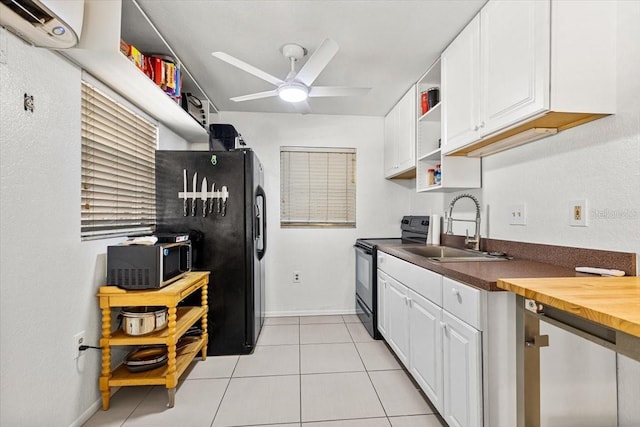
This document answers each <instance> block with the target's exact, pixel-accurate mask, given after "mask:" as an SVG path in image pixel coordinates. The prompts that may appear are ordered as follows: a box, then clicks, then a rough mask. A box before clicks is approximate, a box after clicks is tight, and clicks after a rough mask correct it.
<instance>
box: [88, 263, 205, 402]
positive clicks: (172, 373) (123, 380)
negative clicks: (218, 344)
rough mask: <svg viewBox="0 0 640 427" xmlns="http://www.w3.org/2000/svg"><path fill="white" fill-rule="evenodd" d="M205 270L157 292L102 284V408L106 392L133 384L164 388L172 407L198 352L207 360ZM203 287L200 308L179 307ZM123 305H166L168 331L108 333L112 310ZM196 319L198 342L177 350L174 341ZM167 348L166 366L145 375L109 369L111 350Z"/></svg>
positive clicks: (107, 393)
mask: <svg viewBox="0 0 640 427" xmlns="http://www.w3.org/2000/svg"><path fill="white" fill-rule="evenodd" d="M208 283H209V272H208V271H207V272H204V271H203V272H190V273H188V274H187V275H186V276H185V277H183V278H181V279H179V280H177V281H176V282H174V283H172V284H170V285H167V286H165V287H164V288H161V289H150V290H137V291H132V290H125V289H121V288H118V287H116V286H101V287H100V289H99V291H98V298H99V301H100V309H101V310H102V338H101V339H100V347H102V374H101V376H100V391H101V392H102V409H103V410H107V409H109V399H110V395H111V391H110V388H111V387H118V386H135V385H164V386H165V387H166V388H167V394H168V404H167V406H169V407H173V406H174V404H175V390H176V386H177V385H178V379H179V378H180V376H181V375H182V374H183V373H184V371H185V370H186V368H187V367H188V366H189V364H190V363H191V361H192V360H193V359H194V358H195V356H196V355H197V353H198V351H201V352H202V360H205V359H206V357H207V341H208V334H207V312H208V302H207V301H208V300H207V295H208ZM199 289H202V298H201V301H202V302H201V306H199V307H178V303H179V302H180V301H182V300H183V299H184V298H186V297H187V296H189V295H191V294H192V293H194V292H195V291H197V290H199ZM127 306H165V307H167V308H168V311H169V316H168V327H167V328H165V329H163V330H161V331H157V332H152V333H150V334H147V335H142V336H130V335H127V334H125V333H124V332H123V331H122V330H116V331H114V332H112V325H111V317H112V316H111V308H112V307H127ZM198 320H201V324H202V330H203V332H202V335H201V336H200V339H199V340H198V341H197V342H194V343H191V344H189V345H188V346H186V347H184V348H181V349H180V350H179V351H176V343H177V342H178V339H180V337H181V336H182V335H183V334H184V333H185V332H186V331H187V330H188V329H189V328H190V327H191V326H193V325H194V324H195V323H196V322H197V321H198ZM147 344H165V345H166V346H167V350H168V362H167V364H166V365H165V366H161V367H159V368H156V369H153V370H149V371H144V372H137V373H133V372H129V371H128V370H127V368H126V367H125V366H124V365H120V366H118V367H116V368H115V369H114V370H111V346H114V345H147Z"/></svg>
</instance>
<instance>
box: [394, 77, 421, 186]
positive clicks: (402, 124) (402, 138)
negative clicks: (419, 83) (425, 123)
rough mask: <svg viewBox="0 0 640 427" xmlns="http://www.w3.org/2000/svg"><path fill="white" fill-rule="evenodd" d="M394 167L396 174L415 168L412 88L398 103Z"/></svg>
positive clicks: (414, 119) (414, 121)
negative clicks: (395, 167)
mask: <svg viewBox="0 0 640 427" xmlns="http://www.w3.org/2000/svg"><path fill="white" fill-rule="evenodd" d="M397 108H398V118H397V124H398V127H397V135H398V136H397V140H396V165H397V166H398V171H397V172H398V173H402V172H405V171H407V170H409V169H412V168H415V166H416V89H415V86H414V87H412V88H411V89H410V90H409V92H407V93H406V94H405V95H404V96H403V97H402V99H401V100H400V102H398V106H397Z"/></svg>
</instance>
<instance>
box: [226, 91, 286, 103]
mask: <svg viewBox="0 0 640 427" xmlns="http://www.w3.org/2000/svg"><path fill="white" fill-rule="evenodd" d="M276 95H278V91H277V90H276V89H274V90H268V91H266V92H258V93H250V94H249V95H242V96H236V97H234V98H229V99H230V100H232V101H235V102H240V101H251V100H254V99H261V98H268V97H270V96H276Z"/></svg>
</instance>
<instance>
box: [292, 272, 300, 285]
mask: <svg viewBox="0 0 640 427" xmlns="http://www.w3.org/2000/svg"><path fill="white" fill-rule="evenodd" d="M293 283H300V272H299V271H298V270H295V271H294V272H293Z"/></svg>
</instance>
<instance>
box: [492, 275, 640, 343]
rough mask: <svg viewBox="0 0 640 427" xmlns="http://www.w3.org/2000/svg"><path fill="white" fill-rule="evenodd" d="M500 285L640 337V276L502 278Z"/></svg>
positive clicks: (498, 283)
mask: <svg viewBox="0 0 640 427" xmlns="http://www.w3.org/2000/svg"><path fill="white" fill-rule="evenodd" d="M497 287H498V288H500V289H504V290H507V291H511V292H514V293H515V294H517V295H520V296H523V297H525V298H529V299H534V300H536V301H538V302H540V303H542V304H546V305H548V306H551V307H554V308H557V309H559V310H563V311H566V312H568V313H571V314H574V315H576V316H579V317H582V318H585V319H588V320H591V321H593V322H596V323H599V324H601V325H604V326H607V327H610V328H612V329H615V330H618V331H622V332H625V333H627V334H629V335H633V336H636V337H640V277H638V276H631V277H629V276H627V277H598V276H590V277H554V278H528V279H524V278H515V279H500V280H498V282H497Z"/></svg>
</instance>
